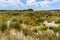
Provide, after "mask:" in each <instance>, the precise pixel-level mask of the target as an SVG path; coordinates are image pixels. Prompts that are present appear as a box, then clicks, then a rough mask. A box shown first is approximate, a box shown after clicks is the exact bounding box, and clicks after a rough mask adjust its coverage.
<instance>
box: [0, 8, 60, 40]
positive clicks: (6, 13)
mask: <svg viewBox="0 0 60 40" xmlns="http://www.w3.org/2000/svg"><path fill="white" fill-rule="evenodd" d="M46 20H47V21H48V22H52V21H55V23H56V24H60V10H41V11H34V10H33V9H27V10H0V40H60V27H55V26H50V27H47V26H45V25H44V24H43V22H44V21H46ZM11 30H12V31H11ZM15 33H16V34H15ZM20 34H21V35H22V36H21V35H20Z"/></svg>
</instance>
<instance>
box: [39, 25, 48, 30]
mask: <svg viewBox="0 0 60 40" xmlns="http://www.w3.org/2000/svg"><path fill="white" fill-rule="evenodd" d="M47 29H48V27H46V26H40V28H39V30H42V31H45V30H47Z"/></svg>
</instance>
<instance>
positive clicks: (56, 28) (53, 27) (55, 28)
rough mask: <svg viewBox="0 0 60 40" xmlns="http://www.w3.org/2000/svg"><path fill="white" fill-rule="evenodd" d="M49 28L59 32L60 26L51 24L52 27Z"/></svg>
mask: <svg viewBox="0 0 60 40" xmlns="http://www.w3.org/2000/svg"><path fill="white" fill-rule="evenodd" d="M49 29H51V30H53V31H54V32H59V30H60V28H59V27H55V26H51V27H49Z"/></svg>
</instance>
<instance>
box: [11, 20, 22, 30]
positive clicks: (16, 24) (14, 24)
mask: <svg viewBox="0 0 60 40" xmlns="http://www.w3.org/2000/svg"><path fill="white" fill-rule="evenodd" d="M10 28H15V29H17V30H18V31H20V30H21V29H22V27H21V24H20V23H19V21H18V20H17V19H12V22H11V24H10Z"/></svg>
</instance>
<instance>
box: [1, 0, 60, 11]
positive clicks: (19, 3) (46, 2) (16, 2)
mask: <svg viewBox="0 0 60 40" xmlns="http://www.w3.org/2000/svg"><path fill="white" fill-rule="evenodd" d="M29 8H32V9H34V10H52V9H60V0H0V10H22V9H29Z"/></svg>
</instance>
